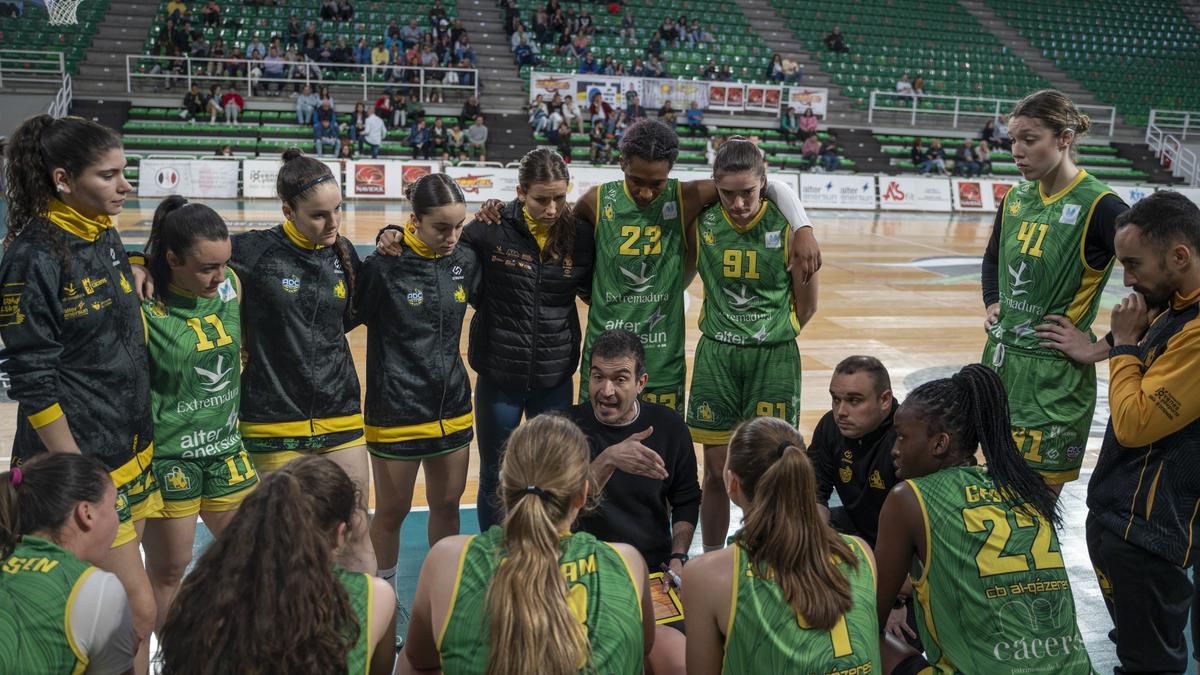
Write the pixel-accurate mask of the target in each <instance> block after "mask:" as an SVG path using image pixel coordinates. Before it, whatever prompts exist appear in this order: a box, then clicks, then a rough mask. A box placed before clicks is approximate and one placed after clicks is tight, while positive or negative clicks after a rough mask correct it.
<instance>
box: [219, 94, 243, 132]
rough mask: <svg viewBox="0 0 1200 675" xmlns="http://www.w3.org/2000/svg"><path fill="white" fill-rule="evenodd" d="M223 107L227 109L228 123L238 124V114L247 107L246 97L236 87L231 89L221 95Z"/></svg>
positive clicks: (226, 118) (226, 120) (226, 119)
mask: <svg viewBox="0 0 1200 675" xmlns="http://www.w3.org/2000/svg"><path fill="white" fill-rule="evenodd" d="M221 109H222V110H224V111H225V123H226V124H237V123H238V116H239V115H241V114H242V111H243V110H245V109H246V99H244V98H242V95H241V94H239V93H237V90H236V89H230V90H229V91H227V92H225V95H224V96H222V97H221Z"/></svg>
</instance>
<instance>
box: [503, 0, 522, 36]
mask: <svg viewBox="0 0 1200 675" xmlns="http://www.w3.org/2000/svg"><path fill="white" fill-rule="evenodd" d="M503 10H504V11H503V16H504V36H505V37H512V34H513V33H515V32H516V30H517V28H518V27H519V26H520V25H521V10H520V9H519V8H518V7H517V0H505V3H504V7H503Z"/></svg>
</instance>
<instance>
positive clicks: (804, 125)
mask: <svg viewBox="0 0 1200 675" xmlns="http://www.w3.org/2000/svg"><path fill="white" fill-rule="evenodd" d="M818 121H819V120H818V119H817V116H816V115H815V114H814V113H813V111H812V108H805V109H804V114H803V115H801V116H800V131H799V137H800V140H806V139H808V137H809V136H816V135H817V122H818Z"/></svg>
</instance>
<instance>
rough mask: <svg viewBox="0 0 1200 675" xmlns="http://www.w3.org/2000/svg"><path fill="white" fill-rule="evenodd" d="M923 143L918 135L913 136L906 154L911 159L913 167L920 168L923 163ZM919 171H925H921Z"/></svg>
mask: <svg viewBox="0 0 1200 675" xmlns="http://www.w3.org/2000/svg"><path fill="white" fill-rule="evenodd" d="M925 152H926V151H925V145H924V144H923V143H922V142H921V137H920V136H913V142H912V146H911V147H909V149H908V156H909V158H910V159H911V160H912V163H913V167H914V168H916V169H921V165H922V164H924V163H925V159H926V157H925ZM921 173H925V172H924V171H922V172H921Z"/></svg>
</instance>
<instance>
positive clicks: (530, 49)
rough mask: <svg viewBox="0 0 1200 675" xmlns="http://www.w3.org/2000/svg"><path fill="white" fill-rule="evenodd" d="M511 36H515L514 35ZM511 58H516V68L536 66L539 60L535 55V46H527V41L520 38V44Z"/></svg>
mask: <svg viewBox="0 0 1200 675" xmlns="http://www.w3.org/2000/svg"><path fill="white" fill-rule="evenodd" d="M513 35H514V36H515V35H516V33H514V34H513ZM513 56H515V57H516V60H517V67H518V68H520V67H521V66H536V65H537V64H538V63H539V59H538V57H537V54H536V53H535V46H534V45H531V44H529V40H527V39H525V38H521V42H520V44H518V45H517V48H516V50H514V51H513Z"/></svg>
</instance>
